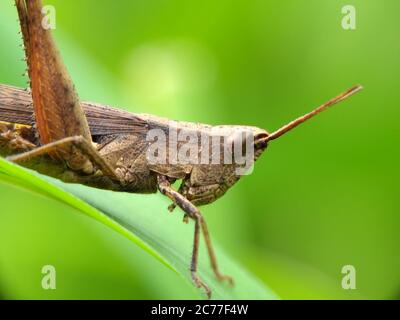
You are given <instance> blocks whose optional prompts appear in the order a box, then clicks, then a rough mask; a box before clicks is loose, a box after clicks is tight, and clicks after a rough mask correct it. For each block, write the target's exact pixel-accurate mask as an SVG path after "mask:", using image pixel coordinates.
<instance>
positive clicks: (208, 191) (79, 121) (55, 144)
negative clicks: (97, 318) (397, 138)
mask: <svg viewBox="0 0 400 320" xmlns="http://www.w3.org/2000/svg"><path fill="white" fill-rule="evenodd" d="M15 4H16V7H17V10H18V15H19V20H20V24H21V30H22V35H23V41H24V47H25V54H26V59H27V63H28V74H29V78H30V90H23V89H18V88H15V87H11V86H6V85H0V151H1V153H2V155H4V156H8V157H7V159H8V160H10V161H13V162H17V163H22V164H23V165H24V166H27V167H30V168H33V169H35V170H38V171H39V172H42V173H44V174H47V175H51V176H54V177H56V178H59V179H61V180H63V181H65V182H73V183H81V184H86V185H89V186H92V187H96V188H102V189H109V190H114V191H123V192H132V193H154V192H157V190H159V191H160V192H161V193H162V194H164V195H165V196H167V197H168V198H170V199H171V200H172V202H173V204H172V205H171V206H170V207H169V209H170V210H171V211H172V210H173V209H174V207H175V206H179V207H180V208H181V209H182V210H183V211H184V213H185V215H184V221H185V222H187V220H188V219H189V218H190V219H193V220H194V222H195V226H194V244H193V251H192V259H191V264H190V271H191V277H192V279H193V282H194V284H195V285H196V286H197V287H199V288H200V287H202V288H204V290H205V292H206V294H207V296H208V297H210V296H211V289H210V288H209V287H208V285H207V284H206V283H204V282H203V281H202V280H201V279H200V278H199V276H198V275H197V264H198V249H199V237H200V232H202V233H203V236H204V239H205V242H206V246H207V250H208V254H209V257H210V261H211V267H212V269H213V271H214V273H215V276H216V277H217V279H218V280H221V281H222V280H227V281H228V282H230V283H231V284H233V279H232V278H231V277H229V276H226V275H223V274H222V273H221V272H220V270H219V268H218V265H217V260H216V256H215V253H214V250H213V246H212V244H211V239H210V235H209V232H208V229H207V224H206V222H205V220H204V218H203V216H202V214H201V213H200V211H199V209H198V208H197V207H198V206H200V205H204V204H208V203H212V202H214V201H215V200H217V199H218V198H220V197H221V196H222V195H224V194H225V192H226V191H227V190H228V189H229V188H230V187H231V186H232V185H234V184H235V183H236V181H238V180H239V179H240V175H238V174H237V169H238V168H243V163H240V164H235V163H233V162H232V161H227V162H224V163H221V162H219V163H218V162H214V161H209V162H207V161H206V162H195V161H192V160H193V157H192V158H190V159H187V158H185V161H172V157H171V155H170V153H168V152H166V151H165V150H164V151H160V149H158V150H157V152H156V153H157V155H158V156H160V155H164V158H163V159H164V160H166V161H165V162H164V163H161V162H160V163H155V162H152V161H150V160H149V154H148V152H147V151H148V150H149V148H150V147H151V145H152V142H151V141H149V140H148V139H147V138H148V134H149V133H150V132H152V130H158V131H161V132H162V133H163V134H164V137H166V138H167V140H168V139H169V138H171V135H172V134H171V130H170V129H171V123H170V122H169V121H168V120H167V119H162V118H158V117H155V116H152V115H146V114H134V113H129V112H126V111H122V110H118V109H114V108H111V107H108V106H104V105H100V104H95V103H89V102H83V103H81V102H80V101H79V98H78V95H77V93H76V91H75V89H74V85H73V82H72V80H71V78H70V76H69V74H68V72H67V70H66V68H65V66H64V64H63V61H62V59H61V56H60V55H59V53H58V51H57V48H56V45H55V43H54V40H53V38H52V35H51V32H50V30H45V29H44V28H43V27H42V24H41V21H42V18H43V17H42V13H41V9H42V3H41V0H29V1H28V0H15ZM359 90H361V86H355V87H353V88H351V89H349V90H347V91H346V92H344V93H342V94H340V95H338V96H337V97H335V98H333V99H332V100H330V101H328V102H326V103H325V104H323V105H321V106H320V107H318V108H316V109H315V110H314V111H312V112H310V113H307V114H306V115H304V116H302V117H299V118H297V119H295V120H293V121H292V122H290V123H288V124H287V125H285V126H283V127H281V128H280V129H278V130H276V131H275V132H273V133H271V134H270V133H268V132H267V131H265V130H263V129H260V128H256V127H249V126H209V125H205V124H197V123H196V124H195V123H187V122H176V123H175V125H176V134H180V133H182V132H186V133H190V134H191V135H192V136H195V137H200V136H201V137H206V138H207V139H209V138H210V139H211V138H214V137H219V136H221V137H224V138H225V140H224V141H227V143H226V144H225V145H224V147H223V148H222V146H221V145H218V144H217V149H218V150H219V151H221V150H222V149H223V152H225V151H226V148H225V147H226V145H227V146H228V149H229V148H231V150H230V151H231V152H232V150H233V149H235V150H236V149H239V150H240V151H241V152H243V151H248V150H249V149H251V150H252V151H253V153H251V155H252V159H251V160H252V161H255V160H257V159H258V158H259V157H260V155H261V154H262V153H263V152H264V150H265V149H266V148H267V145H268V142H269V141H271V140H274V139H276V138H278V137H280V136H281V135H283V134H284V133H286V132H288V131H289V130H291V129H293V128H294V127H296V126H298V125H299V124H301V123H303V122H304V121H306V120H308V119H310V118H311V117H313V116H315V115H316V114H318V113H320V112H321V111H323V110H325V109H327V108H328V107H330V106H332V105H334V104H335V103H337V102H339V101H342V100H344V99H346V98H348V97H349V96H350V95H352V94H354V93H355V92H357V91H359ZM32 106H33V108H32ZM243 132H251V144H250V146H249V145H247V144H246V146H245V145H244V142H243V140H241V139H239V138H240V137H242V133H243ZM189 140H190V139H189ZM219 141H220V140H219ZM153 142H154V141H153ZM185 142H187V141H186V140H185V141H179V142H178V143H177V144H176V145H175V147H177V148H180V147H182V146H183V145H184V144H185ZM236 142H239V144H237V143H236ZM246 143H247V142H246ZM171 145H172V143H171V142H170V141H169V142H168V144H167V150H170V149H171ZM190 145H191V146H192V147H193V146H196V147H199V148H198V149H191V150H197V151H196V152H194V155H195V158H196V159H197V160H198V159H199V157H200V158H202V159H203V160H204V159H206V160H207V159H208V160H210V159H211V154H213V152H214V151H215V150H214V149H212V148H210V146H209V145H206V147H204V145H202V143H200V142H199V140H195V142H193V141H192V142H191V144H190ZM211 149H212V150H211ZM213 150H214V151H213ZM210 152H211V154H210ZM163 153H164V154H163ZM228 158H229V160H232V153H230V154H229V156H228ZM212 160H214V159H212ZM178 180H179V181H181V184H180V187H179V189H178V190H175V189H174V188H173V187H172V186H171V184H172V183H174V182H175V181H178Z"/></svg>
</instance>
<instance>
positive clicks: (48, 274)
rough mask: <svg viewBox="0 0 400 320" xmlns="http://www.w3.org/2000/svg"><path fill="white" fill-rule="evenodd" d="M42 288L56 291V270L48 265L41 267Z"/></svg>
mask: <svg viewBox="0 0 400 320" xmlns="http://www.w3.org/2000/svg"><path fill="white" fill-rule="evenodd" d="M42 274H43V275H44V276H43V277H42V283H41V285H42V288H43V289H44V290H55V289H56V268H55V267H54V266H52V265H50V264H48V265H45V266H43V267H42Z"/></svg>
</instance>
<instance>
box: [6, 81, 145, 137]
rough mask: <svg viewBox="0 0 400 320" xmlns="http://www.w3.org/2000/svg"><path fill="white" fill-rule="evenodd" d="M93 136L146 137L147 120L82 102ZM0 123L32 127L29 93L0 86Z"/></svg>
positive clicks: (32, 118)
mask: <svg viewBox="0 0 400 320" xmlns="http://www.w3.org/2000/svg"><path fill="white" fill-rule="evenodd" d="M82 106H83V109H84V111H85V114H86V118H87V119H88V122H89V127H90V131H91V133H92V135H93V136H101V135H111V134H144V135H145V134H146V133H147V131H148V128H149V125H148V123H147V121H145V120H143V119H142V118H141V117H139V116H137V115H135V114H133V113H130V112H127V111H123V110H119V109H115V108H112V107H108V106H104V105H101V104H98V103H92V102H82ZM0 121H5V122H12V123H19V124H27V125H33V124H35V117H34V112H33V106H32V97H31V94H30V92H29V91H27V90H24V89H20V88H16V87H12V86H8V85H4V84H0Z"/></svg>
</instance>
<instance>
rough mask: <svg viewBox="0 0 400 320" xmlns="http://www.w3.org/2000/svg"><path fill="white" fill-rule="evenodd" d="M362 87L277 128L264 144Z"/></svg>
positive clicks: (359, 88) (358, 87)
mask: <svg viewBox="0 0 400 320" xmlns="http://www.w3.org/2000/svg"><path fill="white" fill-rule="evenodd" d="M362 89H363V87H362V86H361V85H356V86H354V87H352V88H350V89H349V90H347V91H345V92H343V93H341V94H339V95H338V96H336V97H335V98H333V99H331V100H329V101H328V102H325V103H324V104H323V105H321V106H319V107H318V108H316V109H314V110H313V111H311V112H309V113H306V114H305V115H304V116H301V117H299V118H297V119H295V120H293V121H291V122H289V123H288V124H286V125H284V126H283V127H281V128H279V129H278V130H276V131H274V132H272V133H271V134H270V135H269V136H267V137H265V139H263V140H264V141H265V142H268V141H271V140H275V139H277V138H279V137H280V136H281V135H283V134H285V133H286V132H288V131H290V130H292V129H293V128H295V127H297V126H298V125H299V124H302V123H303V122H305V121H307V120H308V119H311V118H312V117H314V116H316V115H317V114H319V113H321V112H322V111H324V110H326V109H328V108H329V107H331V106H333V105H335V104H336V103H338V102H341V101H343V100H345V99H347V98H348V97H350V96H351V95H353V94H355V93H357V92H358V91H361V90H362Z"/></svg>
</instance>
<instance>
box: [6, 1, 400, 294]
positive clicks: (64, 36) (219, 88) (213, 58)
mask: <svg viewBox="0 0 400 320" xmlns="http://www.w3.org/2000/svg"><path fill="white" fill-rule="evenodd" d="M44 2H45V3H46V4H52V5H54V6H55V8H56V10H57V11H56V12H57V29H56V31H55V37H56V40H57V43H58V44H59V47H60V49H61V52H62V55H63V58H64V60H65V63H66V65H67V66H68V69H69V71H70V73H71V74H72V77H73V79H74V81H75V84H76V87H77V90H78V92H79V94H80V96H81V98H82V99H83V100H91V101H96V102H101V103H105V104H110V105H115V106H121V107H124V108H126V109H128V110H131V111H134V112H147V113H153V114H157V115H159V116H165V117H168V118H171V119H179V120H188V121H196V122H204V123H211V124H247V125H256V126H259V127H263V128H266V129H267V130H268V129H269V130H274V129H276V128H278V127H279V126H281V125H282V124H284V123H286V122H287V121H289V120H291V119H292V118H294V117H296V116H298V115H300V114H302V113H305V112H307V111H309V110H310V109H312V108H313V107H315V106H317V105H319V104H320V103H322V102H324V101H325V100H327V99H329V98H331V97H332V96H334V95H336V94H338V93H339V92H341V91H343V90H345V89H347V88H348V87H350V86H351V85H353V84H356V83H361V84H363V85H364V87H365V90H364V91H363V92H362V93H361V94H358V95H357V96H354V97H352V98H351V99H349V100H348V101H346V102H344V103H343V104H341V105H339V106H337V107H336V108H335V109H333V110H331V111H329V112H327V113H325V114H323V115H321V116H320V117H318V118H317V119H315V120H313V121H311V122H310V123H307V124H305V125H304V126H302V127H301V128H299V129H296V130H295V131H294V132H292V133H290V134H288V135H287V136H285V137H282V138H281V139H279V140H278V141H276V142H274V143H273V144H272V145H271V146H270V148H269V149H268V151H267V152H266V154H265V155H264V156H263V157H262V158H261V159H260V160H259V162H257V164H256V167H255V171H254V173H253V174H252V175H250V176H247V177H245V178H243V179H242V180H241V181H240V182H239V183H238V184H237V185H236V186H235V187H234V188H233V189H232V190H231V191H230V192H228V193H227V194H226V196H224V197H223V198H222V199H221V200H219V201H217V202H216V203H214V204H213V205H210V206H206V207H203V209H202V210H203V212H204V214H205V216H206V219H207V220H208V224H209V226H210V229H211V234H212V236H213V238H214V239H215V240H216V241H217V242H218V243H219V244H220V245H221V246H222V247H223V248H224V249H225V251H226V252H227V253H229V254H230V255H231V256H233V257H234V258H235V259H236V260H237V261H239V262H240V263H241V264H242V265H244V266H245V267H246V268H247V269H248V270H249V271H250V272H251V273H253V274H255V275H256V276H258V277H259V278H260V279H262V280H263V281H264V282H265V283H266V284H268V285H269V286H270V287H271V288H272V289H273V290H274V291H275V292H277V293H278V294H279V295H280V296H281V297H282V298H284V299H288V298H298V299H308V298H318V299H326V298H333V299H358V298H367V299H370V298H373V299H398V298H399V297H400V254H399V253H400V249H399V244H400V233H399V230H400V212H399V211H400V210H399V207H400V205H399V186H398V184H399V178H400V174H399V163H400V152H399V137H400V129H399V116H400V109H399V101H400V90H399V89H398V85H399V82H400V72H399V70H400V42H399V37H400V20H399V12H400V2H399V1H397V0H386V1H378V0H369V1H361V0H352V1H339V0H329V1H318V0H307V1H297V0H279V1H278V0H274V1H267V0H258V1H232V0H230V1H228V0H226V1H225V0H219V1H209V0H207V1H204V0H203V1H183V0H181V1H178V0H168V1H166V0H165V1H164V0H159V1H155V0H146V1H144V0H142V1H131V0H119V1H111V0H84V1H77V0H75V1H62V0H51V1H50V0H48V1H44ZM347 4H352V5H354V6H355V8H356V10H357V16H356V17H357V28H356V30H344V29H343V28H342V27H341V19H342V17H343V14H342V13H341V8H342V7H343V6H344V5H347ZM18 30H19V26H18V22H17V15H16V10H15V8H14V6H13V1H10V0H7V1H1V3H0V46H1V50H0V82H1V83H7V84H12V85H17V86H25V85H26V80H27V79H26V78H25V77H23V76H21V74H22V73H23V72H24V69H25V66H24V62H22V61H20V59H21V58H22V57H23V52H22V50H21V48H20V47H18V45H19V44H20V43H21V39H20V36H19V35H18V34H17V32H18ZM144 197H148V201H149V205H151V201H152V199H154V197H161V196H160V195H151V196H144ZM0 203H1V209H0V210H1V212H0V298H11V299H12V298H22V299H27V298H30V299H41V298H48V299H69V298H74V299H80V298H86V299H93V298H115V299H117V298H119V299H168V298H171V299H172V298H188V299H190V298H193V297H195V295H194V291H193V288H192V287H191V286H190V285H188V284H187V283H186V282H184V281H183V280H182V279H181V278H180V277H179V276H178V275H176V274H175V273H173V272H172V271H171V270H169V269H167V268H166V267H165V266H163V265H162V264H161V263H159V262H158V261H156V260H155V259H154V258H152V257H151V256H149V255H148V254H146V253H145V252H143V251H142V250H141V249H139V248H138V247H136V246H135V245H134V244H132V243H131V242H130V241H129V240H127V239H125V238H123V237H122V236H120V235H119V234H117V233H116V232H114V231H112V230H109V229H108V228H107V227H105V226H103V225H101V224H99V223H98V222H96V221H94V220H92V219H89V218H88V217H86V216H83V215H80V214H76V211H75V210H74V209H71V208H69V207H67V206H66V205H64V204H60V203H58V202H56V201H54V200H50V199H47V198H43V197H41V196H38V195H36V194H32V193H29V192H27V191H25V190H22V189H17V188H14V187H11V186H8V185H4V184H0ZM155 210H159V214H160V215H161V214H167V213H166V209H165V207H160V208H155ZM188 240H189V239H188ZM190 240H191V239H190ZM46 264H52V265H54V266H55V267H56V269H57V290H47V291H46V290H43V289H42V288H41V286H40V281H41V278H42V274H41V272H40V271H41V268H42V266H43V265H46ZM348 264H351V265H354V266H355V268H356V271H357V278H356V279H357V280H356V281H357V282H356V283H357V289H356V290H344V289H342V288H341V280H342V277H343V274H341V269H342V267H343V266H344V265H348Z"/></svg>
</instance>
